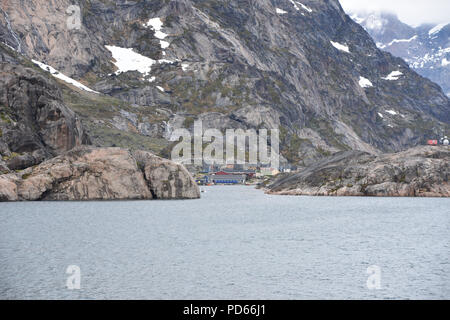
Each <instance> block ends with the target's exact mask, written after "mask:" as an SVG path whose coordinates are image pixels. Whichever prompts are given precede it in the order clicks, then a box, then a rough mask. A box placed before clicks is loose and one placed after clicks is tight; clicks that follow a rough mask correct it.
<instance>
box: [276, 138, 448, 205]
mask: <svg viewBox="0 0 450 320" xmlns="http://www.w3.org/2000/svg"><path fill="white" fill-rule="evenodd" d="M449 162H450V148H449V147H444V146H441V147H428V146H426V147H417V148H413V149H409V150H407V151H404V152H400V153H394V154H385V155H380V156H374V155H370V154H367V153H364V152H358V151H348V152H341V153H337V154H335V155H333V156H331V157H329V158H326V159H324V160H322V161H320V162H319V163H317V164H315V165H313V166H311V167H308V168H307V169H305V170H303V171H302V172H299V173H296V174H292V175H288V176H283V177H280V178H279V179H278V180H276V181H275V182H274V183H272V184H271V185H269V186H268V190H267V193H270V194H279V195H310V196H386V197H450V185H449V183H448V177H449V166H448V164H449Z"/></svg>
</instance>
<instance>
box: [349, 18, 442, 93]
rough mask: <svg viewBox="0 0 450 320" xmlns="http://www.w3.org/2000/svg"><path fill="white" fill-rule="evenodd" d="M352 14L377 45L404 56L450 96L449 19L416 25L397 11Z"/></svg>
mask: <svg viewBox="0 0 450 320" xmlns="http://www.w3.org/2000/svg"><path fill="white" fill-rule="evenodd" d="M351 18H352V19H353V20H354V21H355V22H356V23H358V24H360V25H361V26H363V27H364V29H366V31H367V32H368V33H369V34H370V35H371V36H372V37H373V38H374V40H375V42H376V44H377V46H378V48H380V49H382V50H385V51H388V52H390V53H392V54H393V55H395V56H398V57H401V58H403V59H404V60H405V61H406V62H407V63H408V64H409V65H410V67H411V68H413V69H414V70H415V71H417V72H418V73H419V74H421V75H423V76H425V77H427V78H429V79H431V80H433V81H434V82H436V83H438V84H439V85H440V86H441V87H442V88H443V90H444V92H445V93H446V94H447V95H448V96H450V63H449V61H450V23H440V24H434V25H430V24H424V25H420V26H417V27H413V26H410V25H407V24H405V23H403V22H401V21H400V19H399V18H398V17H397V16H396V15H395V14H389V13H381V12H370V13H367V12H366V13H357V14H353V15H351Z"/></svg>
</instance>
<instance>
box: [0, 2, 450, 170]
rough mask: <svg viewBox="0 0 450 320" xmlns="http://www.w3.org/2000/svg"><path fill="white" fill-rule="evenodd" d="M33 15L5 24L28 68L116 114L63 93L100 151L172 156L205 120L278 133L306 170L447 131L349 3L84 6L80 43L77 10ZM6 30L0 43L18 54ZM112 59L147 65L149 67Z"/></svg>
mask: <svg viewBox="0 0 450 320" xmlns="http://www.w3.org/2000/svg"><path fill="white" fill-rule="evenodd" d="M32 4H33V6H34V9H35V10H34V13H33V16H32V17H31V16H30V15H29V13H27V10H26V8H27V7H28V8H29V6H30V3H29V2H26V1H23V0H14V1H11V2H10V4H9V5H8V4H4V3H2V10H4V11H5V12H7V14H8V19H9V22H10V24H11V26H12V28H13V30H14V33H15V34H16V35H17V36H18V38H19V39H20V42H21V51H22V52H23V53H24V54H25V55H26V56H27V57H29V58H31V59H34V60H36V61H39V62H41V63H45V64H46V65H49V66H51V67H52V68H54V69H56V70H59V71H60V72H62V73H63V74H64V75H66V76H68V77H73V78H74V79H75V80H77V81H79V82H80V83H81V84H83V85H85V86H87V87H88V88H90V89H92V90H94V91H97V92H99V93H100V94H99V95H98V98H95V99H96V100H97V101H98V100H107V102H105V103H103V102H101V103H100V105H101V108H100V107H99V108H100V109H99V110H102V112H99V111H98V110H95V109H94V108H91V107H90V106H91V104H93V103H98V102H93V101H95V99H93V98H92V95H91V94H89V95H86V94H85V93H83V92H82V91H79V90H75V91H73V90H67V89H63V91H64V92H66V94H64V97H65V102H66V103H67V105H69V106H70V107H71V108H72V109H74V110H75V112H76V113H77V114H78V115H79V117H80V118H81V119H82V120H83V124H84V125H85V126H86V127H87V131H88V132H89V133H90V135H91V136H92V135H93V136H94V137H93V138H92V137H91V140H93V143H94V144H98V145H100V146H112V145H113V144H114V143H115V142H114V141H115V138H114V137H121V138H120V139H122V138H123V139H124V140H123V143H124V144H127V143H128V144H129V145H130V146H133V145H134V144H135V143H139V144H141V145H142V143H141V142H136V141H143V140H144V139H148V140H151V141H156V142H157V144H161V145H160V147H159V150H158V151H160V152H161V153H163V154H166V155H167V154H168V150H169V149H170V143H169V142H168V141H167V138H168V136H170V133H171V131H172V130H174V129H176V128H180V127H188V128H192V123H193V120H195V119H202V120H203V121H204V128H209V127H211V128H217V129H220V130H224V129H226V128H243V129H248V128H256V129H258V128H268V129H272V128H279V129H280V131H281V140H282V141H281V154H282V156H283V157H285V158H286V159H288V160H289V161H290V162H293V163H299V164H304V165H306V164H307V163H309V162H311V161H314V160H315V159H317V158H320V157H322V156H323V155H327V154H330V153H334V152H337V151H340V150H348V149H355V150H362V151H367V152H371V153H378V152H386V151H398V150H402V149H405V148H408V147H410V146H414V145H418V144H423V143H424V142H425V141H426V139H427V138H429V137H434V136H436V135H439V134H440V133H441V132H442V131H445V130H448V126H449V122H450V118H449V114H448V110H449V109H450V101H449V99H448V98H447V97H446V96H445V95H444V94H443V92H442V90H441V89H440V88H439V86H437V85H436V84H434V83H432V82H431V81H429V80H427V79H425V78H423V77H421V76H419V75H418V74H416V73H415V72H413V71H412V70H411V69H410V68H409V67H408V65H407V64H406V63H405V62H404V61H403V60H402V59H398V58H395V57H393V56H392V55H390V54H389V53H386V52H382V51H380V50H378V48H377V47H376V45H375V43H374V42H373V40H372V39H371V38H370V36H369V35H368V34H367V33H366V32H365V31H364V30H363V28H362V27H361V26H359V25H358V24H356V23H354V22H353V21H352V20H351V19H350V18H349V16H347V15H346V14H345V12H344V11H343V10H342V8H341V6H340V5H339V2H338V1H334V0H333V1H325V0H321V1H306V0H304V1H301V2H300V1H290V0H279V1H269V0H264V1H258V2H254V1H222V2H219V1H213V0H208V1H206V0H204V1H190V0H177V1H170V2H168V3H167V2H165V1H114V2H113V1H98V0H92V1H80V7H81V11H80V12H81V14H82V22H83V24H82V28H81V29H80V30H68V29H67V25H66V20H67V14H66V13H65V8H67V7H68V6H69V5H71V2H70V1H65V0H60V1H58V2H57V4H56V5H50V4H48V2H46V1H38V0H33V1H32ZM303 6H304V7H306V8H307V9H305V8H304V7H303ZM24 8H25V9H24ZM277 9H280V10H281V11H279V10H277ZM21 10H22V11H21ZM281 12H283V13H281ZM5 17H6V16H4V17H3V19H5ZM151 19H159V21H160V23H157V24H154V23H153V24H152V23H150V20H151ZM31 20H32V21H33V23H34V26H35V28H34V29H33V30H29V31H27V28H28V29H29V27H27V26H29V25H30V21H31ZM155 21H156V22H158V20H155ZM7 25H8V24H7V23H6V22H3V23H2V27H1V28H0V36H1V37H0V39H2V41H3V42H6V43H7V44H8V45H10V46H12V47H14V37H13V36H12V35H10V32H9V31H8V28H7ZM38 26H39V27H38ZM55 26H57V27H55ZM8 35H9V36H8ZM8 39H9V40H8ZM108 47H109V49H108ZM111 48H121V49H124V50H128V51H127V52H126V54H127V56H129V55H130V54H137V55H139V56H140V57H138V56H137V57H138V61H139V67H137V68H135V66H127V65H124V64H121V61H120V59H121V56H120V52H119V54H117V52H116V53H114V52H113V51H111V50H110V49H111ZM16 49H17V48H16ZM113 50H114V49H113ZM116 50H117V49H116ZM117 51H119V50H117ZM122 52H123V51H122ZM115 54H116V55H115ZM120 68H122V69H123V70H126V69H127V68H128V69H130V68H131V69H133V68H135V69H138V70H136V71H132V70H129V71H124V72H118V71H120ZM139 68H141V69H139ZM393 73H394V74H396V75H397V77H391V75H392V74H393ZM54 76H55V75H54ZM366 80H367V81H366ZM362 83H363V84H364V85H362ZM103 97H104V98H103ZM110 99H113V100H110ZM112 101H114V102H112ZM111 102H112V103H111ZM164 141H166V142H164ZM140 147H141V146H140ZM168 148H169V149H168ZM164 150H166V151H164Z"/></svg>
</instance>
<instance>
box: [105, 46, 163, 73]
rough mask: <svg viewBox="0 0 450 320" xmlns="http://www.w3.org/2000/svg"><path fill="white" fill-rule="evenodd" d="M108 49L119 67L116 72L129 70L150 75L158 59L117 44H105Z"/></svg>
mask: <svg viewBox="0 0 450 320" xmlns="http://www.w3.org/2000/svg"><path fill="white" fill-rule="evenodd" d="M105 47H106V49H108V50H109V51H111V53H112V56H113V58H114V60H116V61H115V62H114V61H113V63H114V65H115V66H116V67H117V69H118V70H117V71H116V74H120V73H122V72H128V71H138V72H140V73H142V74H144V75H148V74H149V73H150V71H151V69H152V66H153V65H154V64H155V63H156V60H153V59H150V58H148V57H145V56H143V55H140V54H139V53H137V52H134V51H133V49H132V48H120V47H116V46H105Z"/></svg>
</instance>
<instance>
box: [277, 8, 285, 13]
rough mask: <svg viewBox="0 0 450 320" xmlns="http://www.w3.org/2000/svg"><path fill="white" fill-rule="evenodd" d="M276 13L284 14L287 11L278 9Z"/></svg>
mask: <svg viewBox="0 0 450 320" xmlns="http://www.w3.org/2000/svg"><path fill="white" fill-rule="evenodd" d="M276 11H277V13H278V14H286V13H287V11H284V10H283V9H280V8H277V9H276Z"/></svg>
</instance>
